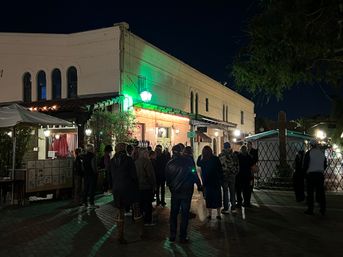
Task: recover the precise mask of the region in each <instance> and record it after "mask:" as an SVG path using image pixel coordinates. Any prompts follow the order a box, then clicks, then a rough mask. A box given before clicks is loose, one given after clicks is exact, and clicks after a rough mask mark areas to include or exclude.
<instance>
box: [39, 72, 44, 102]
mask: <svg viewBox="0 0 343 257" xmlns="http://www.w3.org/2000/svg"><path fill="white" fill-rule="evenodd" d="M37 97H38V101H41V100H46V75H45V72H44V71H42V70H41V71H39V72H38V74H37Z"/></svg>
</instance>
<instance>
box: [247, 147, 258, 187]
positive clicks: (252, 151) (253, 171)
mask: <svg viewBox="0 0 343 257" xmlns="http://www.w3.org/2000/svg"><path fill="white" fill-rule="evenodd" d="M247 146H248V154H249V155H250V157H251V159H252V166H251V179H250V191H251V192H250V194H251V193H252V192H253V190H254V183H255V175H257V173H258V166H257V162H258V151H257V149H256V148H254V147H253V146H252V142H251V141H249V142H248V143H247Z"/></svg>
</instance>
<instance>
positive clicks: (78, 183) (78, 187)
mask: <svg viewBox="0 0 343 257" xmlns="http://www.w3.org/2000/svg"><path fill="white" fill-rule="evenodd" d="M81 192H82V177H81V176H78V175H74V192H73V195H74V202H75V203H77V204H79V203H80V201H81V196H82V195H81Z"/></svg>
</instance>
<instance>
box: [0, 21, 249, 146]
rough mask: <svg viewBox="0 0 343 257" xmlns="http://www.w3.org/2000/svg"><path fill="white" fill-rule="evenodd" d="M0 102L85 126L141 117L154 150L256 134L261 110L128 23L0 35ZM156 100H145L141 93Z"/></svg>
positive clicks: (141, 136) (142, 132) (142, 133)
mask: <svg viewBox="0 0 343 257" xmlns="http://www.w3.org/2000/svg"><path fill="white" fill-rule="evenodd" d="M0 46H1V47H0V60H1V61H0V88H1V90H2V92H5V93H3V94H1V95H0V103H1V104H2V105H5V104H9V103H13V102H16V103H19V104H23V105H25V106H28V107H31V108H34V109H36V108H37V110H40V111H46V112H49V113H50V114H53V115H56V116H59V117H61V118H65V119H69V120H73V121H75V123H76V124H78V126H79V133H78V135H79V144H80V143H82V137H83V131H84V128H85V127H84V126H85V124H86V122H87V120H88V119H89V117H90V115H91V112H92V111H93V110H94V109H96V108H98V107H101V106H102V107H105V108H109V109H111V110H112V111H114V110H120V111H126V110H127V109H131V110H133V111H134V113H135V115H136V120H137V123H138V125H137V129H136V132H135V137H136V138H137V140H138V141H141V142H146V141H148V142H149V143H150V144H151V145H152V146H155V145H156V144H162V145H164V146H165V147H171V146H172V145H174V144H176V143H184V144H187V145H192V146H193V147H194V148H195V151H196V153H198V152H199V151H200V149H201V148H202V146H203V145H205V144H209V145H211V146H212V147H213V148H214V152H215V153H218V152H219V151H220V148H221V145H222V143H223V141H224V140H229V139H230V138H231V137H232V136H231V135H232V132H233V130H235V129H239V130H240V131H241V132H242V136H244V135H247V134H250V133H254V131H255V128H254V119H255V113H254V104H253V102H251V101H250V100H248V99H246V98H244V97H243V96H241V95H239V94H238V93H236V92H234V91H232V90H231V89H229V88H227V87H225V86H223V85H221V84H220V83H218V82H217V81H215V80H213V79H211V78H209V77H208V76H206V75H204V74H202V73H200V72H199V71H197V70H195V69H194V68H192V67H190V66H189V65H187V64H185V63H183V62H182V61H180V60H178V59H176V58H175V57H173V56H171V55H169V54H168V53H166V52H164V51H162V50H160V49H158V48H157V47H155V46H153V45H151V44H150V43H148V42H146V41H145V40H143V39H141V38H140V37H138V36H136V35H134V34H133V33H131V32H130V31H129V27H128V24H126V23H120V24H116V25H114V26H113V27H110V28H104V29H98V30H93V31H87V32H81V33H72V34H67V35H55V34H21V33H0ZM143 92H145V93H149V94H150V95H148V96H149V97H151V99H150V100H149V101H147V99H144V101H143V100H142V95H141V94H142V93H143Z"/></svg>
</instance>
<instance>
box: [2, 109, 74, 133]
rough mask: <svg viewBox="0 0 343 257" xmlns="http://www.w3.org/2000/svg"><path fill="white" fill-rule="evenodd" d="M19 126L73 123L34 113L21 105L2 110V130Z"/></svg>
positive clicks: (69, 124)
mask: <svg viewBox="0 0 343 257" xmlns="http://www.w3.org/2000/svg"><path fill="white" fill-rule="evenodd" d="M18 124H23V125H28V126H39V125H41V126H47V125H63V126H72V123H71V122H69V121H66V120H62V119H59V118H56V117H53V116H50V115H46V114H44V113H40V112H32V111H30V110H28V109H26V108H24V107H23V106H21V105H19V104H12V105H9V106H5V107H1V108H0V128H10V127H14V126H16V125H18Z"/></svg>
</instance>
